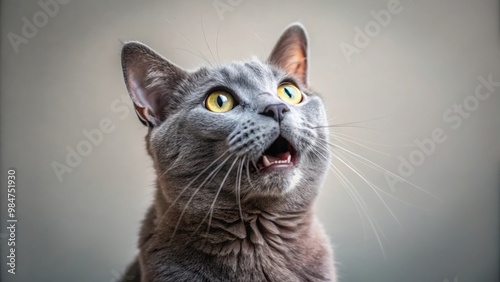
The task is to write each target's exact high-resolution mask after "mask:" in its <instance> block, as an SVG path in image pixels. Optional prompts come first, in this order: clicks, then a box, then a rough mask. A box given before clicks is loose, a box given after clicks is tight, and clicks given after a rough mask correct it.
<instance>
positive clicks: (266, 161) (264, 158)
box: [262, 156, 271, 167]
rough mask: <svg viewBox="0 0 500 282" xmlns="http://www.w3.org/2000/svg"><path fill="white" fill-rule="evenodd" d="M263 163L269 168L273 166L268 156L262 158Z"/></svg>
mask: <svg viewBox="0 0 500 282" xmlns="http://www.w3.org/2000/svg"><path fill="white" fill-rule="evenodd" d="M262 163H263V164H264V167H268V166H270V165H271V163H270V162H269V160H268V159H267V157H266V156H262Z"/></svg>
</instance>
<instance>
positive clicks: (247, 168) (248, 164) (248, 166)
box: [245, 159, 255, 189]
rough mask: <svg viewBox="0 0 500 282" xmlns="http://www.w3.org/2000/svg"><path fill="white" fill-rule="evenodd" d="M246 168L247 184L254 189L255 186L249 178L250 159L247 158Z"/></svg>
mask: <svg viewBox="0 0 500 282" xmlns="http://www.w3.org/2000/svg"><path fill="white" fill-rule="evenodd" d="M245 167H246V170H247V180H248V184H249V185H250V187H251V188H252V189H255V186H254V185H253V183H252V181H251V179H250V159H247V164H246V166H245Z"/></svg>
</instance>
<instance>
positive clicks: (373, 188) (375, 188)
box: [332, 154, 404, 229]
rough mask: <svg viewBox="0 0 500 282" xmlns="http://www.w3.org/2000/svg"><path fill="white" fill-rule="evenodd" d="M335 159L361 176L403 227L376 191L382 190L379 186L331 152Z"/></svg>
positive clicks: (400, 225)
mask: <svg viewBox="0 0 500 282" xmlns="http://www.w3.org/2000/svg"><path fill="white" fill-rule="evenodd" d="M332 155H333V156H334V157H335V158H336V159H337V160H339V161H340V162H342V163H343V164H344V165H345V166H347V167H348V168H349V169H351V170H352V171H353V172H354V173H355V174H356V175H357V176H358V177H359V178H361V179H362V180H363V181H364V182H365V183H366V184H368V186H369V187H370V188H372V190H373V192H374V193H375V195H377V197H378V198H379V200H380V201H381V202H382V203H383V204H384V206H385V207H386V209H387V210H388V211H389V213H390V214H391V216H392V217H393V218H394V220H395V221H396V223H397V224H398V225H399V227H401V229H404V228H403V225H402V224H401V222H400V221H399V219H398V218H397V216H396V215H395V214H394V212H393V211H392V209H391V208H390V207H389V205H388V204H387V203H386V201H385V200H384V198H382V196H380V194H379V193H378V191H377V190H382V189H380V188H378V187H377V186H376V185H375V184H373V183H372V182H371V181H369V180H368V179H366V177H364V176H363V174H361V173H360V172H358V171H357V170H356V168H355V167H353V166H352V164H351V163H350V162H348V161H344V160H343V159H342V158H340V157H339V156H337V154H332Z"/></svg>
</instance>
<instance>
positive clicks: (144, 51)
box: [122, 42, 187, 127]
mask: <svg viewBox="0 0 500 282" xmlns="http://www.w3.org/2000/svg"><path fill="white" fill-rule="evenodd" d="M122 68H123V76H124V79H125V84H126V86H127V90H128V93H129V95H130V98H131V99H132V101H133V102H134V107H135V112H136V113H137V116H138V117H139V120H140V121H141V122H142V123H143V124H145V125H147V126H150V127H153V126H156V125H158V124H160V122H162V121H163V120H164V119H165V112H164V109H165V106H166V105H167V104H168V103H169V101H170V100H171V99H172V97H171V96H169V94H171V93H172V92H173V89H174V87H175V86H176V85H177V83H178V82H179V81H180V80H182V79H183V78H185V77H186V76H187V73H186V72H185V71H184V70H182V69H181V68H179V67H177V66H176V65H174V64H173V63H171V62H169V61H168V60H166V59H165V58H163V57H162V56H161V55H159V54H158V53H156V52H155V51H153V50H152V49H151V48H149V47H148V46H146V45H144V44H142V43H139V42H128V43H126V44H125V45H124V46H123V48H122Z"/></svg>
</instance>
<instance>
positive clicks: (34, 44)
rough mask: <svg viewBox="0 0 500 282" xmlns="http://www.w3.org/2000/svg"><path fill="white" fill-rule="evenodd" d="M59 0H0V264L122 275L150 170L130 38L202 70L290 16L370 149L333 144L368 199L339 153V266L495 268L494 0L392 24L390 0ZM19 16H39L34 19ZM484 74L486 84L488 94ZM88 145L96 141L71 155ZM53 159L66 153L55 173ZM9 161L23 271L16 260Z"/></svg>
mask: <svg viewBox="0 0 500 282" xmlns="http://www.w3.org/2000/svg"><path fill="white" fill-rule="evenodd" d="M47 1H48V0H42V1H41V2H43V3H45V2H47ZM60 2H61V3H63V2H67V3H66V4H59V5H58V9H57V11H56V12H54V13H52V15H50V16H47V18H46V19H47V20H45V22H44V18H43V16H42V15H41V14H40V13H39V12H40V11H42V12H43V9H42V8H41V6H40V4H38V3H37V1H18V0H8V1H1V15H0V19H1V20H0V23H1V36H2V37H1V63H0V64H1V65H0V68H1V99H0V101H1V118H0V120H1V153H0V154H1V179H2V181H1V183H2V184H1V187H2V194H1V195H2V197H1V204H2V205H1V214H2V221H1V223H0V224H1V230H0V233H1V235H2V236H1V238H2V241H1V250H2V253H1V262H2V263H1V280H2V281H104V282H108V281H116V279H117V277H118V276H119V275H120V273H122V272H123V271H124V269H125V267H126V265H127V264H128V263H129V262H130V261H131V260H132V259H133V257H134V256H135V254H136V253H137V249H136V246H135V244H136V239H137V233H138V229H139V224H140V220H141V219H142V218H143V216H144V212H145V210H146V208H147V207H148V206H149V205H150V204H151V200H152V194H153V191H154V188H153V186H152V184H153V179H154V174H153V170H152V166H151V161H150V159H149V158H148V156H147V154H146V151H145V149H144V147H145V146H144V135H145V134H146V128H145V127H143V126H142V125H141V124H140V123H139V121H138V120H137V118H136V116H135V114H134V113H133V112H132V108H131V105H130V103H129V102H128V100H127V99H123V100H122V97H126V96H125V95H127V93H126V89H125V86H124V83H123V78H122V74H121V66H120V59H119V56H120V48H121V41H127V40H139V41H142V42H144V43H146V44H148V45H149V46H151V47H152V48H154V49H155V50H157V51H158V52H160V53H161V54H162V55H164V56H165V57H167V58H169V59H170V60H172V61H173V62H175V63H177V64H178V65H181V66H183V67H185V68H188V69H194V68H196V67H199V66H201V65H206V64H207V63H206V62H205V60H204V59H203V58H202V57H206V58H207V59H208V60H209V61H211V62H214V61H215V59H219V60H220V61H222V62H225V61H230V60H240V59H246V58H249V57H251V56H257V57H259V58H261V59H263V60H264V59H265V58H267V56H268V54H269V52H270V51H271V49H272V47H273V45H274V43H275V42H276V40H277V38H278V37H279V35H280V34H281V32H282V31H283V29H284V28H285V27H286V26H287V25H289V24H290V23H292V22H296V21H299V22H301V23H303V24H304V26H305V27H306V29H307V30H308V32H309V39H310V66H309V67H310V71H309V75H310V77H309V81H310V84H311V85H312V86H313V87H314V89H316V90H317V91H318V92H319V93H321V94H322V95H323V96H324V100H325V103H326V106H327V109H328V113H329V117H330V123H331V124H344V125H343V126H338V127H334V128H333V129H332V132H333V135H332V137H331V142H332V143H335V144H338V145H339V146H342V147H344V148H346V149H348V150H350V151H352V152H353V153H355V154H358V155H360V156H362V157H364V158H366V159H369V160H370V161H372V162H373V163H367V161H361V162H360V161H359V160H360V159H359V158H356V157H355V155H353V154H352V153H348V152H347V151H344V150H339V149H334V148H332V150H333V152H334V154H336V156H339V158H341V159H343V160H347V161H349V162H350V163H351V164H352V166H351V167H353V168H354V166H355V168H356V170H357V173H354V172H352V171H350V168H349V167H348V166H346V165H344V164H343V163H342V161H340V160H339V159H336V158H334V159H333V164H334V165H335V167H337V168H338V170H339V171H340V172H341V173H343V174H345V176H346V177H347V178H348V179H349V180H350V181H351V183H352V184H353V185H354V186H355V187H356V190H357V191H358V193H359V195H358V196H359V197H358V198H357V200H358V201H357V202H355V201H353V200H352V199H351V197H350V194H349V193H348V192H347V190H346V188H345V187H344V186H343V185H342V182H341V181H340V180H339V178H338V177H337V176H336V175H335V173H334V170H333V169H331V170H330V171H329V174H328V178H327V179H326V181H325V184H324V186H323V188H322V192H321V195H320V197H319V198H318V200H317V205H316V210H317V212H318V214H319V217H320V219H321V221H322V222H323V223H324V225H325V227H326V230H327V233H328V234H329V236H330V238H331V242H332V244H333V245H334V246H335V253H336V260H337V263H338V265H337V267H338V271H339V274H340V276H341V280H340V281H352V282H360V281H361V282H362V281H375V282H379V281H380V282H391V281H408V282H412V281H415V282H422V281H428V282H444V281H460V282H465V281H471V282H482V281H484V282H490V281H491V282H493V281H498V278H499V265H500V264H499V201H500V198H499V187H500V97H499V96H500V86H498V83H497V85H496V86H495V85H494V84H495V83H493V84H491V83H490V85H489V88H488V87H486V86H479V85H483V84H481V80H480V79H478V77H482V78H483V79H485V80H488V79H489V80H493V81H496V82H499V81H500V48H499V47H500V40H499V39H500V38H499V37H500V36H499V35H500V30H499V27H500V21H499V10H500V7H499V3H498V1H493V0H491V1H490V0H481V1H465V0H461V1H452V0H442V1H430V0H429V1H410V0H401V2H400V5H399V6H398V9H397V11H398V12H396V13H392V12H391V18H390V20H389V19H387V18H385V20H384V21H383V22H382V23H378V22H377V20H376V17H375V16H374V14H378V13H379V11H381V10H388V5H392V4H391V3H392V1H389V0H377V1H373V0H364V1H348V0H336V1H284V0H277V1H253V0H252V1H251V0H240V1H236V0H232V1H229V0H216V1H213V0H208V1H164V0H163V1H122V0H120V1H118V0H107V1H97V0H96V1H77V0H72V1H62V0H61V1H60ZM216 7H218V8H216ZM218 9H219V10H218ZM372 11H373V13H372ZM37 13H38V14H37ZM33 16H35V18H36V19H33ZM37 17H39V18H37ZM23 18H25V19H26V20H27V21H29V22H31V23H32V24H33V23H34V20H35V21H37V24H38V27H37V28H36V29H37V30H36V32H34V31H33V30H31V31H27V30H24V32H25V33H26V34H27V35H28V36H25V35H26V34H25V35H23V26H24V25H26V21H23ZM377 26H378V28H377ZM366 28H368V33H370V35H366V36H367V38H368V40H366V39H367V38H364V39H365V41H363V38H362V37H363V36H362V35H359V32H360V31H359V30H361V31H362V32H363V33H365V34H366V32H367V31H366V30H365V29H366ZM25 29H26V28H25ZM29 32H31V33H29ZM9 34H10V35H9ZM12 34H16V35H18V36H22V37H23V38H24V40H23V41H22V43H19V42H17V43H16V44H13V43H12V38H13V37H12V36H13V35H12ZM28 37H29V38H28ZM18 40H19V38H18ZM346 46H351V47H346ZM343 48H344V51H343ZM345 48H348V49H349V48H350V49H349V50H351V51H352V52H353V53H346V52H345V50H347V49H345ZM354 48H356V49H354ZM492 85H493V86H492ZM478 87H482V88H481V91H482V92H481V93H483V94H484V93H488V92H490V93H491V94H490V95H489V96H488V97H485V96H482V99H479V98H477V97H476V96H475V90H476V88H478ZM484 95H486V94H484ZM460 107H462V109H463V110H462V112H461V113H460V112H459V110H458V109H459V108H460ZM364 120H369V121H367V122H363V123H355V124H345V123H350V122H357V121H364ZM101 123H110V124H108V126H107V127H106V128H107V129H108V130H107V132H103V133H102V135H103V137H102V140H97V141H98V142H97V141H96V140H94V141H95V142H94V144H92V143H90V141H89V140H88V137H86V135H85V133H84V132H90V131H93V130H94V131H95V130H98V129H99V130H101V129H100V126H101ZM108 127H110V128H111V129H110V128H108ZM436 131H437V132H438V133H440V134H438V135H440V137H439V138H438V141H439V142H437V141H435V140H434V141H432V142H433V145H429V144H430V143H429V142H430V141H429V140H431V139H432V138H433V136H435V135H436V133H433V132H436ZM425 142H427V143H425ZM423 143H425V144H427V147H426V148H427V149H425V148H424V149H422V148H421V146H420V147H419V145H418V144H423ZM82 144H83V145H82ZM88 144H92V145H91V148H90V149H89V148H88V146H87V147H86V148H84V147H85V145H88ZM78 148H80V150H84V149H85V150H87V151H84V152H85V154H84V156H81V159H78V158H76V159H75V158H73V159H72V163H68V162H67V160H66V158H67V155H68V154H70V153H69V152H71V150H78ZM356 159H357V160H356ZM405 161H408V163H409V164H406V166H405V169H406V171H400V170H401V169H400V167H401V166H402V165H403V164H404V163H405ZM70 162H71V160H70ZM363 163H364V164H363ZM54 164H61V165H66V166H67V167H68V169H70V170H68V171H66V172H64V173H63V174H62V175H61V174H59V176H58V174H57V173H56V172H55V171H54V167H53V166H54ZM374 164H377V165H380V167H383V168H384V169H387V170H389V171H391V172H393V173H394V174H395V175H398V176H400V177H402V178H404V179H405V180H406V181H408V182H403V181H398V180H395V178H394V177H395V175H391V174H389V173H383V172H382V169H380V168H379V167H376V166H375V165H374ZM9 168H13V169H15V170H16V172H17V173H16V175H17V194H16V196H17V207H16V212H17V218H18V220H19V221H18V224H17V229H16V236H17V237H16V240H17V241H16V243H17V245H16V246H17V250H16V258H17V260H16V274H15V275H11V274H9V273H7V265H6V256H7V255H8V254H7V242H6V239H7V238H8V236H10V235H9V234H7V229H6V226H5V225H6V211H7V207H6V204H7V201H6V197H7V194H6V187H7V184H6V183H7V180H6V177H7V170H8V169H9ZM360 175H361V176H362V177H363V178H364V179H366V180H367V181H368V182H369V183H370V184H367V183H366V182H365V181H364V180H363V179H362V178H361V177H360ZM410 183H411V184H410ZM424 191H425V192H424ZM376 192H377V193H378V195H380V197H379V196H378V195H377V193H376ZM431 195H432V196H431ZM360 198H362V199H363V202H362V203H360V202H361V200H360ZM381 199H382V200H383V201H382V200H381ZM384 203H385V204H384ZM361 205H362V207H361ZM358 209H359V210H360V212H359V213H358ZM389 209H390V210H391V211H392V212H393V214H394V216H395V217H396V218H397V220H396V218H395V217H393V216H392V215H391V212H390V211H389ZM398 221H399V222H400V225H399V224H398ZM370 222H373V226H372V225H371V224H370ZM377 237H378V238H379V239H377Z"/></svg>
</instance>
